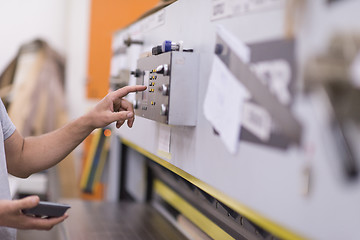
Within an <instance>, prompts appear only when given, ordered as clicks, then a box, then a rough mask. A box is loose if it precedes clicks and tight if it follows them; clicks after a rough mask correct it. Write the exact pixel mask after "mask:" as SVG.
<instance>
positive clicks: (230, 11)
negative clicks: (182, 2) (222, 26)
mask: <svg viewBox="0 0 360 240" xmlns="http://www.w3.org/2000/svg"><path fill="white" fill-rule="evenodd" d="M283 6H285V0H261V1H259V0H213V1H212V12H211V16H210V19H211V20H218V19H222V18H226V17H233V16H237V15H242V14H246V13H251V12H257V11H263V10H267V9H269V10H270V9H273V8H279V7H283Z"/></svg>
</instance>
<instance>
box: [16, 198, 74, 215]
mask: <svg viewBox="0 0 360 240" xmlns="http://www.w3.org/2000/svg"><path fill="white" fill-rule="evenodd" d="M69 208H70V205H67V204H61V203H54V202H45V201H40V202H39V204H38V205H37V206H36V207H33V208H29V209H23V210H22V212H23V213H24V214H26V215H31V216H35V217H41V218H51V217H61V216H63V215H64V214H65V212H66V210H68V209H69Z"/></svg>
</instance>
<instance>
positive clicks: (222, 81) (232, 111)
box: [203, 56, 248, 154]
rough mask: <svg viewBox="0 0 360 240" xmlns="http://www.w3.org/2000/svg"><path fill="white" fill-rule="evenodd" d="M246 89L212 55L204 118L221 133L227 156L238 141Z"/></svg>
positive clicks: (246, 94)
mask: <svg viewBox="0 0 360 240" xmlns="http://www.w3.org/2000/svg"><path fill="white" fill-rule="evenodd" d="M247 97H248V93H247V90H246V89H245V88H244V86H243V85H242V84H241V83H240V82H239V81H238V80H237V79H236V78H235V77H234V75H233V74H232V73H231V72H230V71H229V70H228V69H227V67H226V66H225V64H224V63H223V62H222V61H221V60H220V59H219V58H218V57H217V56H214V61H213V65H212V70H211V74H210V80H209V85H208V89H207V92H206V96H205V101H204V106H203V107H204V108H203V109H204V115H205V117H206V119H207V120H208V121H209V122H210V123H211V124H212V126H213V127H214V128H215V129H216V131H218V133H219V134H220V138H221V140H222V141H223V142H224V144H225V146H226V148H227V149H228V150H229V152H230V153H232V154H235V153H236V151H237V146H238V142H239V135H240V126H241V113H242V106H243V103H244V100H245V99H246V98H247Z"/></svg>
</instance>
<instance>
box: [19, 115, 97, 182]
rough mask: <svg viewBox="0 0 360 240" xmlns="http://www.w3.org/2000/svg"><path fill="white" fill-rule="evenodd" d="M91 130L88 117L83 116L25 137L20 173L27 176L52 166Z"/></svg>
mask: <svg viewBox="0 0 360 240" xmlns="http://www.w3.org/2000/svg"><path fill="white" fill-rule="evenodd" d="M93 130H94V127H92V126H91V124H90V119H89V118H88V117H87V116H83V117H80V118H78V119H76V120H74V121H73V122H70V123H69V124H67V125H65V126H64V127H62V128H60V129H58V130H56V131H53V132H51V133H48V134H44V135H41V136H36V137H28V138H25V139H24V144H23V151H22V155H21V158H20V161H21V166H22V170H23V171H24V173H23V174H22V175H24V176H29V175H31V174H32V173H35V172H39V171H42V170H45V169H47V168H49V167H52V166H54V165H55V164H57V163H58V162H60V161H61V160H63V159H64V158H65V157H66V156H67V155H68V154H69V153H70V152H71V151H72V150H74V149H75V148H76V146H78V145H79V144H80V143H81V142H82V141H83V140H84V139H85V138H86V137H87V136H88V135H89V134H90V133H91V132H92V131H93Z"/></svg>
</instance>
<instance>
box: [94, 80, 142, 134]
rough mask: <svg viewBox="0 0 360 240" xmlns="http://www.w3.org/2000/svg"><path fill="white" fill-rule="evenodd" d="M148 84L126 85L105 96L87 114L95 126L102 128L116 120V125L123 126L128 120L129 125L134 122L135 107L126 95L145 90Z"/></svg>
mask: <svg viewBox="0 0 360 240" xmlns="http://www.w3.org/2000/svg"><path fill="white" fill-rule="evenodd" d="M145 89H146V86H141V85H136V86H126V87H123V88H120V89H118V90H116V91H114V92H111V93H109V94H108V95H106V97H104V98H103V99H102V100H101V101H100V102H99V103H98V104H97V105H96V106H95V108H94V109H92V110H91V111H90V112H89V113H88V114H87V115H88V117H89V118H90V122H91V123H90V124H91V127H93V128H101V127H105V126H107V125H109V124H110V123H112V122H116V127H117V128H119V127H121V126H122V125H123V124H124V122H125V121H126V120H127V125H128V126H129V127H132V125H133V123H134V119H135V118H134V108H133V105H132V104H131V103H130V102H128V101H127V100H126V99H124V98H123V97H125V96H126V95H127V94H128V93H130V92H137V91H144V90H145Z"/></svg>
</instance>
